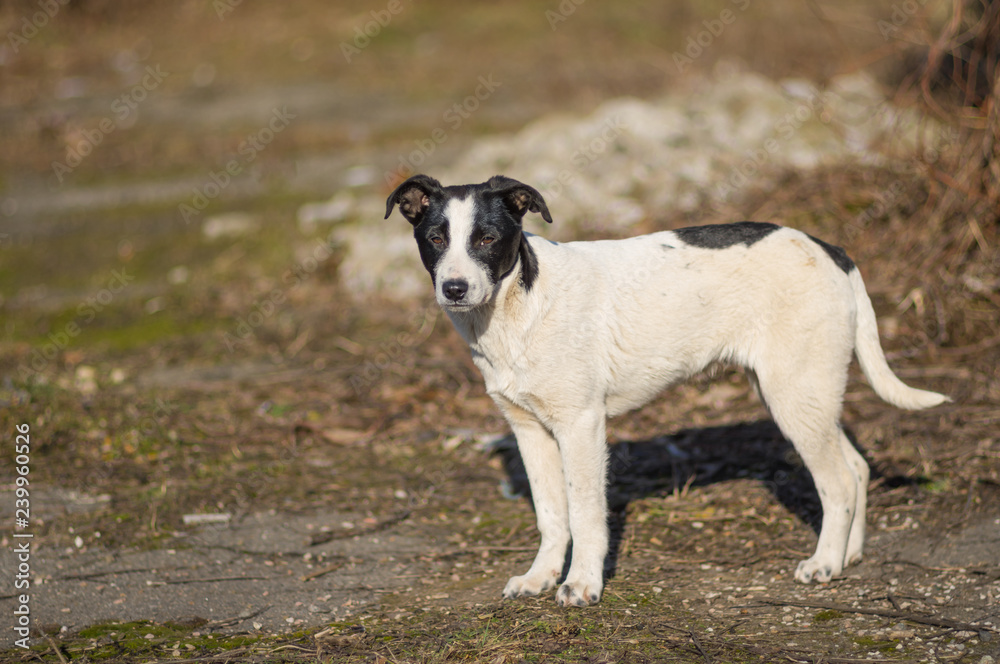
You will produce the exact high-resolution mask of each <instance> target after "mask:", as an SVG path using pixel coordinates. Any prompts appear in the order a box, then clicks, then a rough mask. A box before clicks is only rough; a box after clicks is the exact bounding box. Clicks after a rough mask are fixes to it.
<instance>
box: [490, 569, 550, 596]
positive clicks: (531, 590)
mask: <svg viewBox="0 0 1000 664" xmlns="http://www.w3.org/2000/svg"><path fill="white" fill-rule="evenodd" d="M558 576H559V572H558V571H556V572H553V573H552V574H547V575H542V574H531V573H530V572H529V573H527V574H524V575H522V576H514V577H511V578H510V580H509V581H507V585H506V586H504V589H503V597H504V599H517V598H518V597H534V596H535V595H540V594H542V593H543V592H545V591H546V590H549V589H550V588H552V587H553V586H555V585H556V579H557V578H558Z"/></svg>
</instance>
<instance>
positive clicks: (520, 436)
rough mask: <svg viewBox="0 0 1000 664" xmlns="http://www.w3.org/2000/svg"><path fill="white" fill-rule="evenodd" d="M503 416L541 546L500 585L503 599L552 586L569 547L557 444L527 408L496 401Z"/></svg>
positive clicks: (560, 463)
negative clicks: (520, 466)
mask: <svg viewBox="0 0 1000 664" xmlns="http://www.w3.org/2000/svg"><path fill="white" fill-rule="evenodd" d="M497 403H499V404H500V405H501V407H502V409H503V411H504V414H505V415H506V416H507V421H508V422H509V423H510V426H511V429H513V431H514V436H515V437H516V438H517V448H518V450H519V451H520V453H521V459H522V460H523V461H524V468H525V470H526V471H527V473H528V482H529V483H530V484H531V499H532V502H533V503H534V506H535V518H536V521H537V524H538V531H539V533H540V534H541V536H542V542H541V545H540V546H539V548H538V553H537V554H536V555H535V561H534V562H533V563H532V565H531V569H529V570H528V571H527V573H525V574H523V575H521V576H515V577H512V578H511V579H510V580H509V581H508V582H507V585H506V586H505V587H504V590H503V596H504V597H505V598H507V599H514V598H516V597H525V596H533V595H538V594H540V593H543V592H545V591H546V590H549V589H550V588H553V587H555V585H556V582H557V581H558V580H559V575H560V574H561V573H562V568H563V562H564V560H565V558H566V549H567V547H568V546H569V539H570V533H569V514H568V509H567V505H566V488H565V484H564V480H563V470H562V458H561V457H560V454H559V445H558V443H556V439H555V438H553V437H552V434H551V433H549V431H548V430H547V429H546V428H545V427H544V426H542V424H541V423H540V422H538V420H537V419H535V417H534V416H533V415H531V414H530V413H528V412H527V411H525V410H523V409H522V408H519V407H518V406H515V405H514V404H512V403H510V402H509V401H507V400H505V399H500V400H498V401H497Z"/></svg>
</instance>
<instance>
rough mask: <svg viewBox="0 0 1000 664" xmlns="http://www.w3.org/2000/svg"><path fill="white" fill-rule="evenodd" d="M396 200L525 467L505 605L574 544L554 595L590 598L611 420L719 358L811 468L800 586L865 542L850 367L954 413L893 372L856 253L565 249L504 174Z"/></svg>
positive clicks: (786, 236) (434, 186) (654, 244)
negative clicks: (847, 405)
mask: <svg viewBox="0 0 1000 664" xmlns="http://www.w3.org/2000/svg"><path fill="white" fill-rule="evenodd" d="M395 205H399V209H400V211H401V212H402V214H403V216H404V217H406V219H407V220H408V221H409V222H410V223H411V224H413V234H414V237H415V238H416V240H417V246H418V248H419V250H420V258H421V259H422V260H423V263H424V266H426V268H427V271H428V272H430V274H431V280H432V281H433V283H434V294H435V297H436V299H437V302H438V304H440V305H441V307H442V308H443V309H444V310H445V311H446V312H447V313H448V316H449V317H450V318H451V320H452V322H453V323H454V325H455V327H456V329H457V330H458V332H459V333H460V334H461V335H462V337H463V338H464V339H465V340H466V341H467V342H468V344H469V347H470V348H471V349H472V356H473V359H474V361H475V363H476V366H477V367H479V370H480V371H481V372H482V373H483V377H484V378H485V380H486V389H487V391H488V392H489V394H490V396H491V397H492V398H493V399H494V401H496V403H497V405H498V406H499V407H500V410H502V411H503V414H504V415H505V416H506V418H507V420H508V422H510V426H511V428H512V429H513V432H514V434H515V436H516V438H517V444H518V448H519V449H520V452H521V456H522V458H523V459H524V465H525V468H526V469H527V472H528V479H529V481H530V483H531V493H532V498H533V500H534V505H535V510H536V513H537V520H538V530H539V531H540V533H541V546H540V548H539V550H538V554H537V555H536V557H535V560H534V563H533V564H532V565H531V568H530V569H529V570H528V572H527V573H526V574H524V575H523V576H515V577H513V578H511V579H510V580H509V581H508V582H507V586H506V587H505V588H504V591H503V594H504V597H507V598H514V597H520V596H524V595H537V594H539V593H541V592H544V591H546V590H548V589H550V588H552V587H553V586H554V585H555V584H556V581H557V580H558V578H559V575H560V573H561V570H562V566H563V560H564V557H565V555H566V550H567V547H568V546H569V543H570V541H571V540H572V543H573V555H572V561H571V563H570V568H569V572H568V574H567V576H566V578H565V580H564V581H563V584H562V586H561V587H560V588H559V590H558V592H557V593H556V599H557V601H558V602H559V604H560V605H563V606H567V605H575V606H586V605H587V604H591V603H594V602H597V601H598V600H600V598H601V591H602V589H603V585H604V579H603V570H604V558H605V555H606V554H607V550H608V525H607V502H606V497H605V482H606V464H607V448H606V439H605V420H606V418H607V417H609V416H614V415H618V414H620V413H624V412H626V411H628V410H630V409H633V408H637V407H639V406H642V405H643V404H645V403H647V402H648V401H649V400H651V399H652V398H653V397H655V396H656V395H657V394H658V393H659V392H661V391H662V390H663V389H664V388H666V387H667V386H669V385H671V384H673V383H676V382H677V381H680V380H683V379H685V378H687V377H689V376H691V375H692V374H695V373H697V372H699V371H701V370H702V369H704V368H705V367H706V366H707V365H709V364H710V363H712V362H715V361H723V362H729V363H734V364H739V365H741V366H743V367H745V368H746V369H747V372H748V374H749V376H750V379H751V381H752V382H753V383H754V385H755V386H756V388H757V391H758V392H759V394H760V395H761V398H762V399H763V401H764V402H765V404H766V405H767V407H768V409H769V410H770V413H771V415H772V417H773V418H774V420H775V421H776V422H777V424H778V426H779V427H780V429H781V431H782V433H783V434H784V435H785V436H786V437H787V438H788V439H789V440H790V441H791V442H792V443H793V444H794V445H795V449H796V450H797V451H798V453H799V454H800V455H801V457H802V459H803V461H804V462H805V464H806V466H807V467H808V468H809V471H810V472H811V473H812V476H813V480H814V482H815V484H816V488H817V490H818V491H819V496H820V500H821V502H822V506H823V522H822V528H821V531H820V535H819V543H818V545H817V547H816V552H815V553H814V554H813V556H812V557H811V558H809V559H807V560H803V561H802V562H801V563H799V565H798V568H797V569H796V571H795V578H796V579H798V580H799V581H802V582H803V583H808V582H810V581H829V580H830V578H831V577H833V576H835V575H838V574H840V573H841V571H842V570H843V568H844V566H845V565H848V564H851V563H853V562H855V561H857V560H860V558H861V553H862V548H863V545H864V538H865V504H866V500H867V490H868V465H867V464H866V463H865V460H864V459H863V458H862V456H861V455H860V454H858V452H857V451H855V449H854V447H853V446H852V445H851V443H850V442H849V441H848V439H847V437H846V436H845V435H844V432H843V431H842V430H841V427H840V421H839V420H840V413H841V404H842V400H843V395H844V389H845V386H846V382H847V367H848V364H849V363H850V361H851V354H852V352H854V353H855V354H856V355H857V357H858V360H859V362H860V364H861V368H862V370H863V371H864V373H865V376H867V377H868V380H869V382H870V383H871V385H872V387H874V389H875V392H876V393H878V395H879V396H880V397H882V398H883V399H884V400H886V401H888V402H889V403H891V404H894V405H896V406H898V407H900V408H908V409H919V408H928V407H930V406H934V405H937V404H940V403H942V402H944V401H946V400H947V397H945V396H943V395H940V394H937V393H934V392H927V391H923V390H916V389H913V388H911V387H908V386H906V385H904V384H903V383H902V382H901V381H900V380H899V379H898V378H897V377H896V376H895V375H894V374H893V373H892V371H891V369H890V368H889V366H888V364H886V360H885V356H884V355H883V352H882V347H881V345H880V344H879V339H878V329H877V327H876V322H875V312H874V311H873V309H872V305H871V301H870V300H869V299H868V294H867V293H866V292H865V286H864V283H863V282H862V280H861V274H860V273H859V272H858V269H857V267H855V265H854V263H853V262H852V261H851V259H850V258H848V256H847V254H846V253H845V252H844V251H843V250H842V249H840V248H838V247H834V246H831V245H829V244H826V243H825V242H822V241H821V240H817V239H815V238H813V237H811V236H809V235H806V234H805V233H802V232H799V231H796V230H793V229H791V228H783V227H781V226H777V225H774V224H766V223H752V222H741V223H735V224H727V225H715V226H701V227H695V228H684V229H680V230H675V231H663V232H659V233H653V234H651V235H644V236H640V237H634V238H629V239H625V240H614V241H611V240H606V241H598V242H568V243H562V244H560V243H555V242H550V241H548V240H545V239H542V238H540V237H537V236H534V235H531V234H529V233H525V232H523V230H522V228H521V222H522V218H523V217H524V215H525V213H526V212H528V211H531V212H537V213H540V214H541V215H542V218H543V219H545V221H548V222H551V221H552V217H551V215H550V214H549V210H548V208H547V207H546V205H545V201H544V200H543V199H542V196H541V195H540V194H539V193H538V191H536V190H535V189H533V188H532V187H529V186H527V185H525V184H522V183H520V182H518V181H516V180H512V179H510V178H507V177H503V176H500V175H498V176H495V177H492V178H490V180H489V181H488V182H485V183H483V184H475V185H462V186H450V187H445V186H442V185H441V183H439V182H438V181H437V180H435V179H433V178H431V177H429V176H427V175H415V176H413V177H411V178H410V179H408V180H406V181H405V182H404V183H402V184H401V185H399V187H398V188H397V189H396V190H395V191H394V192H393V193H392V194H391V195H390V196H389V199H388V200H387V201H386V218H388V217H389V215H390V214H391V213H392V210H393V207H394V206H395Z"/></svg>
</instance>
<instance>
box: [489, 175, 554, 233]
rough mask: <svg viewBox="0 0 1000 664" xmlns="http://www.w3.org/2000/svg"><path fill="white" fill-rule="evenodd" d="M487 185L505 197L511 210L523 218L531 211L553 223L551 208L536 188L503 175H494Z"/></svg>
mask: <svg viewBox="0 0 1000 664" xmlns="http://www.w3.org/2000/svg"><path fill="white" fill-rule="evenodd" d="M486 184H487V185H489V187H490V189H492V190H493V191H495V192H497V193H499V194H501V195H503V197H504V200H505V201H506V202H507V204H508V205H509V206H510V207H511V209H512V210H514V211H516V212H517V213H518V214H519V215H521V216H522V217H523V216H524V213H525V212H527V211H529V210H530V211H531V212H538V213H540V214H541V215H542V219H544V220H545V221H547V222H549V223H550V224H551V223H552V215H551V214H549V208H548V206H546V205H545V199H544V198H542V195H541V194H540V193H538V190H537V189H535V188H534V187H529V186H528V185H526V184H524V183H522V182H518V181H517V180H514V179H512V178H509V177H505V176H503V175H494V176H493V177H491V178H490V179H489V181H488V182H487V183H486Z"/></svg>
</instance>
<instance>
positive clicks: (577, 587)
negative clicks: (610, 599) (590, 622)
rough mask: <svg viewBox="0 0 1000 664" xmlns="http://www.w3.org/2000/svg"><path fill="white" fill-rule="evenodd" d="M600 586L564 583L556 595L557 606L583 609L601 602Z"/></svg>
mask: <svg viewBox="0 0 1000 664" xmlns="http://www.w3.org/2000/svg"><path fill="white" fill-rule="evenodd" d="M601 590H602V588H601V586H600V585H593V584H587V583H569V582H567V583H564V584H562V585H561V586H559V592H557V593H556V602H557V603H558V604H559V606H577V607H581V608H582V607H585V606H589V605H591V604H597V603H598V602H600V601H601Z"/></svg>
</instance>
